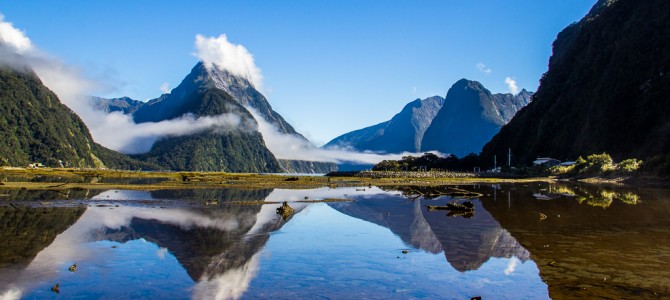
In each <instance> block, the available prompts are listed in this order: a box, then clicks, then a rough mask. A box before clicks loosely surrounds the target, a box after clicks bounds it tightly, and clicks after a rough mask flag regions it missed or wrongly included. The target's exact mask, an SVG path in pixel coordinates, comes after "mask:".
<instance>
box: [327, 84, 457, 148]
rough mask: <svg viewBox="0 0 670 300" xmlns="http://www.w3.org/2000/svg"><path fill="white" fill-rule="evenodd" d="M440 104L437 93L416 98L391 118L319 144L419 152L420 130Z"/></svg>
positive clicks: (432, 116)
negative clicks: (427, 96)
mask: <svg viewBox="0 0 670 300" xmlns="http://www.w3.org/2000/svg"><path fill="white" fill-rule="evenodd" d="M443 104H444V98H442V97H440V96H433V97H430V98H426V99H423V100H420V99H416V100H414V101H412V102H410V103H408V104H407V105H405V107H404V108H403V109H402V110H401V111H400V112H399V113H398V114H396V115H395V116H393V118H391V120H389V121H386V122H382V123H379V124H377V125H373V126H370V127H366V128H363V129H359V130H355V131H352V132H349V133H345V134H343V135H341V136H338V137H336V138H335V139H333V140H332V141H330V142H328V143H327V144H325V145H324V146H323V147H324V148H331V147H339V148H353V149H355V150H358V151H364V150H370V151H376V152H385V153H402V152H419V151H420V149H421V140H422V138H423V135H424V132H425V131H426V129H427V128H428V126H429V125H430V123H431V122H432V120H433V118H434V117H435V115H436V114H437V112H438V111H439V110H440V108H442V105H443Z"/></svg>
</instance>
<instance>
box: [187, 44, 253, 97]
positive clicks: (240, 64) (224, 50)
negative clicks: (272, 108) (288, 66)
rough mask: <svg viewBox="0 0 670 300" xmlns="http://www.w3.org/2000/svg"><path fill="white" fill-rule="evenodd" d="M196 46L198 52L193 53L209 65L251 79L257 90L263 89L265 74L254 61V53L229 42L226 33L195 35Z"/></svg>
mask: <svg viewBox="0 0 670 300" xmlns="http://www.w3.org/2000/svg"><path fill="white" fill-rule="evenodd" d="M195 48H196V52H195V53H194V54H193V55H195V56H196V57H197V58H199V59H200V60H201V61H203V62H204V63H205V65H206V66H207V67H212V66H216V67H219V68H222V69H225V70H227V71H228V72H230V73H232V74H233V75H237V76H240V77H242V78H245V79H247V80H249V82H251V84H252V85H253V86H254V87H255V88H256V89H257V90H259V91H260V90H262V87H263V76H262V75H261V70H260V69H259V68H258V67H256V64H255V63H254V57H253V55H251V53H249V51H248V50H247V48H245V47H244V46H242V45H236V44H233V43H231V42H228V37H227V36H226V35H225V34H222V35H220V36H219V37H204V36H202V35H200V34H198V35H196V36H195Z"/></svg>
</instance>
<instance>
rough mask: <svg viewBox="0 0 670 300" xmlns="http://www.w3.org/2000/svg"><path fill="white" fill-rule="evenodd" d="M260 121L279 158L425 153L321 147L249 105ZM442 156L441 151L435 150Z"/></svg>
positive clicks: (375, 158)
mask: <svg viewBox="0 0 670 300" xmlns="http://www.w3.org/2000/svg"><path fill="white" fill-rule="evenodd" d="M247 109H248V110H249V111H250V112H251V114H252V115H253V116H254V118H255V119H256V121H257V122H258V131H260V132H261V134H262V135H263V140H264V141H265V145H266V146H267V147H268V149H270V151H271V152H272V154H274V155H275V157H277V158H278V159H290V160H306V161H320V162H332V163H342V162H353V163H359V164H376V163H378V162H380V161H382V160H389V159H393V160H399V159H401V158H402V157H403V156H407V155H412V156H421V155H423V153H411V152H403V153H399V154H379V153H373V152H357V151H352V150H350V149H343V148H336V147H334V148H328V149H321V148H317V147H315V146H314V145H313V144H312V143H310V142H309V141H307V140H304V139H302V138H300V137H298V136H296V135H292V134H285V133H282V132H280V131H279V130H278V129H277V127H276V126H274V125H273V124H271V123H269V122H268V121H266V120H265V119H264V118H263V117H262V116H261V115H260V114H259V113H258V112H257V111H256V110H254V109H253V108H250V107H247ZM434 153H435V154H437V155H439V156H442V154H441V153H437V152H434Z"/></svg>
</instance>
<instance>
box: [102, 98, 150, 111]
mask: <svg viewBox="0 0 670 300" xmlns="http://www.w3.org/2000/svg"><path fill="white" fill-rule="evenodd" d="M91 103H92V104H93V108H95V109H96V110H100V111H104V112H106V113H111V112H115V111H118V112H121V113H124V114H132V113H134V112H135V111H137V110H138V109H139V108H140V107H142V105H144V102H142V101H139V100H134V99H131V98H129V97H121V98H112V99H106V98H100V97H91Z"/></svg>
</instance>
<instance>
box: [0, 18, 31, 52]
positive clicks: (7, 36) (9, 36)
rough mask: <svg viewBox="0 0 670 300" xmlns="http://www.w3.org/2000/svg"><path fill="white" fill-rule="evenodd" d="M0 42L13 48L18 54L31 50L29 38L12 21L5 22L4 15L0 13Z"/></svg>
mask: <svg viewBox="0 0 670 300" xmlns="http://www.w3.org/2000/svg"><path fill="white" fill-rule="evenodd" d="M0 43H1V44H4V45H7V46H9V47H11V48H13V50H14V51H16V52H17V53H19V54H23V53H26V52H29V51H32V50H33V44H32V42H30V39H29V38H28V37H27V36H26V35H25V34H24V33H23V31H21V30H19V29H17V28H15V27H14V25H12V23H9V22H5V16H3V15H2V14H0Z"/></svg>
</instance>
